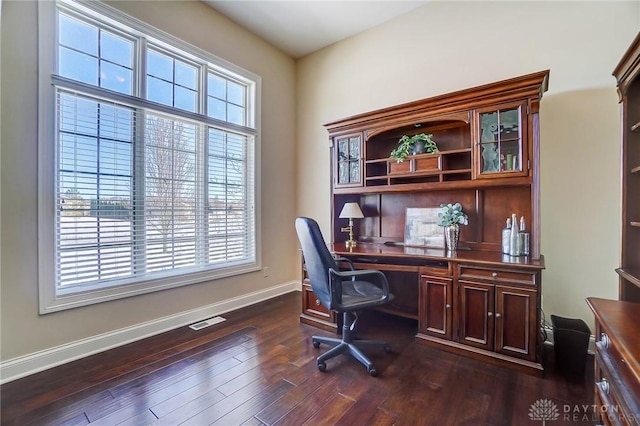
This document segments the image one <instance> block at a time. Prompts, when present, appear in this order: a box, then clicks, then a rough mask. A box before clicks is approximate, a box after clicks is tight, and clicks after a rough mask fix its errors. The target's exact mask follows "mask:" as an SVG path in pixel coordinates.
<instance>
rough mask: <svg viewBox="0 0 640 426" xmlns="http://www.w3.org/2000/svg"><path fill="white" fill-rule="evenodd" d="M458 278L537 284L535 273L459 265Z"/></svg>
mask: <svg viewBox="0 0 640 426" xmlns="http://www.w3.org/2000/svg"><path fill="white" fill-rule="evenodd" d="M459 277H460V278H461V279H467V280H469V279H471V280H483V281H489V282H502V283H517V284H528V285H534V286H535V285H536V284H537V282H536V273H535V272H525V271H513V270H509V269H497V268H481V267H477V266H465V265H460V269H459Z"/></svg>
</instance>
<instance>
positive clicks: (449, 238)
mask: <svg viewBox="0 0 640 426" xmlns="http://www.w3.org/2000/svg"><path fill="white" fill-rule="evenodd" d="M459 238H460V225H459V224H457V223H454V224H453V225H449V226H445V227H444V240H445V241H446V243H447V250H449V251H455V250H457V249H458V239H459Z"/></svg>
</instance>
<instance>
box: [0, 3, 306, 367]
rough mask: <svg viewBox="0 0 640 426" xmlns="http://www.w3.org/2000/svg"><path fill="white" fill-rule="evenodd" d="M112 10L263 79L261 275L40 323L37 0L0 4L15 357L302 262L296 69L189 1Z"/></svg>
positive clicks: (161, 313) (285, 275) (209, 300)
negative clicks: (297, 202)
mask: <svg viewBox="0 0 640 426" xmlns="http://www.w3.org/2000/svg"><path fill="white" fill-rule="evenodd" d="M111 5H112V6H114V7H116V8H118V9H121V10H123V11H124V12H126V13H129V14H130V15H133V16H134V17H136V18H138V19H140V20H143V21H145V22H147V23H148V24H151V25H153V26H155V27H157V28H160V29H161V30H164V31H166V32H168V33H171V34H173V35H175V36H177V37H179V38H181V39H183V40H185V41H187V42H189V43H191V44H193V45H196V46H197V47H199V48H202V49H205V50H207V51H209V52H211V53H213V54H214V55H217V56H219V57H222V58H224V59H226V60H228V61H230V62H232V63H234V64H236V65H239V66H241V67H243V68H245V69H247V70H249V71H251V72H253V73H255V74H258V75H260V76H261V77H262V140H261V144H262V159H261V175H260V179H261V187H262V241H263V257H262V259H263V265H264V266H267V267H269V274H268V275H269V276H268V277H264V276H263V273H262V272H256V273H252V274H245V275H242V276H238V277H234V278H227V279H221V280H217V281H214V282H208V283H203V284H195V285H190V286H186V287H181V288H178V289H173V290H167V291H161V292H157V293H153V294H147V295H143V296H137V297H132V298H128V299H122V300H117V301H113V302H108V303H102V304H99V305H93V306H87V307H83V308H77V309H72V310H68V311H64V312H57V313H53V314H47V315H43V316H39V315H38V291H37V288H38V285H37V270H38V264H37V226H36V225H37V221H36V219H37V180H36V178H37V175H36V167H37V156H36V154H37V132H36V129H37V118H36V112H37V65H38V61H37V59H38V58H37V31H36V29H37V28H38V23H37V2H35V1H4V2H3V3H2V39H1V42H2V47H1V52H2V58H1V63H2V70H1V75H2V81H1V90H2V95H3V96H2V117H1V120H2V123H3V126H2V128H1V137H2V155H1V159H2V163H1V177H2V179H1V182H2V187H1V200H0V201H1V205H2V214H1V217H2V223H1V225H2V240H1V250H2V254H3V258H2V271H1V283H2V287H1V292H0V295H1V303H2V305H1V306H0V323H1V329H0V333H1V346H2V347H1V353H0V359H1V360H2V361H3V362H5V361H7V360H12V359H14V358H16V357H22V356H25V355H28V354H33V353H36V352H38V351H45V350H48V349H51V348H56V347H58V346H59V345H65V344H69V343H73V342H77V341H80V340H82V339H91V338H93V337H94V336H100V335H102V334H103V333H110V332H113V331H114V330H120V329H124V328H127V327H135V326H136V325H138V324H145V323H149V322H154V321H157V320H159V319H161V318H165V317H169V316H173V315H177V314H180V313H182V312H186V311H191V310H194V309H198V308H200V307H202V306H205V305H209V304H214V303H216V302H221V301H224V300H228V299H231V298H237V297H239V296H242V295H246V294H249V293H252V292H259V291H262V290H265V289H269V288H272V287H275V286H278V285H280V284H283V283H289V282H291V281H293V280H294V279H295V278H296V277H297V271H298V270H299V258H298V253H297V242H296V237H295V233H294V231H293V221H294V217H295V200H294V197H293V196H292V194H295V181H294V180H293V179H292V178H291V176H292V175H293V174H294V172H295V158H294V153H295V138H294V131H295V127H294V119H295V97H294V93H295V90H294V89H295V88H294V83H295V63H294V61H293V60H292V59H291V58H289V57H288V56H286V55H285V54H283V53H282V52H281V51H279V50H277V49H275V48H274V47H273V46H271V45H269V44H267V43H266V42H264V41H262V40H260V39H259V38H257V37H256V36H255V35H253V34H251V33H249V32H247V31H246V30H244V29H242V28H240V27H239V26H237V25H236V24H234V23H233V22H231V21H229V20H228V19H226V18H224V17H223V16H222V15H220V14H218V13H217V12H215V11H214V10H213V9H211V8H210V7H208V6H206V5H205V4H203V3H201V2H195V1H188V2H185V1H154V2H149V1H141V2H136V1H128V2H122V1H115V2H113V3H111Z"/></svg>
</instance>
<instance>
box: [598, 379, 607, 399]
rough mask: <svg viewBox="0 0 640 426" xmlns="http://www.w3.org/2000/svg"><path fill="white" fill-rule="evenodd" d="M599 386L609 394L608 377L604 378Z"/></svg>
mask: <svg viewBox="0 0 640 426" xmlns="http://www.w3.org/2000/svg"><path fill="white" fill-rule="evenodd" d="M598 386H600V389H602V392H603V393H604V394H605V395H609V382H608V381H607V379H605V378H603V379H602V381H601V382H600V383H598Z"/></svg>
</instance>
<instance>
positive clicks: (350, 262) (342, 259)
mask: <svg viewBox="0 0 640 426" xmlns="http://www.w3.org/2000/svg"><path fill="white" fill-rule="evenodd" d="M333 260H335V261H336V262H347V263H348V264H349V268H350V269H351V270H352V271H355V270H356V268H355V266H354V264H353V261H352V260H351V259H348V258H346V257H341V256H339V257H334V258H333Z"/></svg>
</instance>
